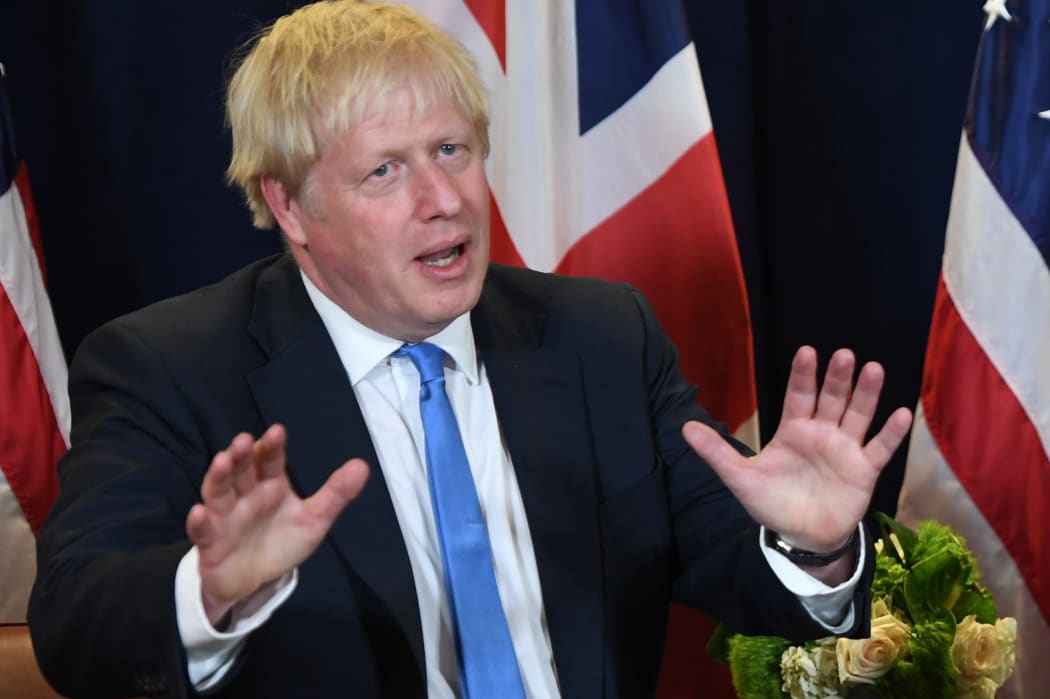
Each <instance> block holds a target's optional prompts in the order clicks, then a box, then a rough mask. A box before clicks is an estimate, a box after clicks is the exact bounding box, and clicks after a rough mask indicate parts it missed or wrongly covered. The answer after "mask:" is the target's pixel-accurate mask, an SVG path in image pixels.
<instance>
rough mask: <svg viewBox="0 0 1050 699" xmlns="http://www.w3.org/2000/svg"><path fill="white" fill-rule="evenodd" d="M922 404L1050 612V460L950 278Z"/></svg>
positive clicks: (936, 435)
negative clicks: (958, 305) (958, 303)
mask: <svg viewBox="0 0 1050 699" xmlns="http://www.w3.org/2000/svg"><path fill="white" fill-rule="evenodd" d="M959 377H966V380H965V381H960V380H959ZM922 407H923V411H924V413H925V415H926V422H927V425H928V429H929V431H930V433H931V434H932V435H933V439H934V441H935V442H936V444H937V446H938V447H939V449H938V451H939V452H940V453H941V454H942V455H943V457H944V458H945V459H946V460H947V461H948V463H950V464H951V465H952V467H953V468H954V470H955V474H956V477H957V478H958V480H959V481H960V483H961V484H962V485H963V487H965V489H966V491H967V492H968V493H969V495H970V498H971V499H972V500H973V502H974V503H975V504H976V505H977V506H978V507H979V508H980V509H981V511H982V512H983V513H984V516H985V517H986V518H987V520H988V523H989V524H990V525H991V526H992V528H993V529H994V530H995V532H996V535H997V537H998V538H999V540H1000V541H1001V542H1002V544H1003V546H1005V547H1006V550H1007V551H1009V553H1010V555H1011V556H1012V557H1013V560H1014V561H1016V564H1017V568H1018V569H1019V570H1020V571H1021V573H1022V575H1023V576H1024V579H1025V580H1026V581H1027V583H1028V587H1029V589H1030V590H1031V592H1032V596H1033V598H1034V599H1035V602H1036V604H1037V605H1038V606H1039V608H1040V609H1041V610H1042V614H1043V618H1044V619H1050V577H1048V576H1046V575H1045V563H1044V562H1045V561H1050V536H1048V532H1050V516H1048V511H1047V508H1046V499H1047V493H1050V460H1048V459H1047V455H1046V452H1045V451H1044V450H1043V446H1042V443H1041V442H1040V439H1039V435H1038V434H1037V433H1036V431H1035V428H1034V427H1033V425H1032V423H1031V422H1030V421H1029V420H1028V418H1027V415H1026V414H1025V411H1024V409H1023V408H1022V407H1021V405H1020V403H1018V401H1017V399H1016V397H1015V396H1014V393H1013V392H1012V391H1011V390H1010V388H1009V387H1008V386H1007V385H1006V383H1005V382H1004V381H1003V379H1002V377H1001V376H1000V375H999V372H998V371H996V369H995V367H994V366H993V365H992V363H991V362H990V361H989V360H988V356H987V355H986V354H985V353H984V351H983V350H982V348H981V346H980V345H979V344H978V342H977V340H976V338H974V336H973V335H972V334H971V333H970V330H969V328H967V327H966V324H965V323H964V322H963V319H962V318H961V317H960V316H959V314H958V313H957V312H956V311H955V304H954V303H953V301H952V298H951V296H950V295H949V294H948V292H947V289H946V288H945V286H944V283H943V280H942V283H941V284H940V285H939V288H938V294H937V305H936V310H935V313H934V319H933V324H932V327H931V330H930V352H929V356H928V357H927V361H926V369H925V376H924V377H923V392H922ZM989 464H995V465H996V467H995V468H989V467H988V465H989Z"/></svg>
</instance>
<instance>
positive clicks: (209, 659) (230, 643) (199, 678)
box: [175, 546, 299, 691]
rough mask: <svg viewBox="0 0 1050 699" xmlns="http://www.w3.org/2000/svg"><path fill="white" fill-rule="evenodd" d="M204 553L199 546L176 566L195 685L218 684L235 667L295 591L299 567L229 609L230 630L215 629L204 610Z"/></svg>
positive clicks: (179, 611) (181, 622)
mask: <svg viewBox="0 0 1050 699" xmlns="http://www.w3.org/2000/svg"><path fill="white" fill-rule="evenodd" d="M199 566H200V555H199V552H198V550H197V547H196V546H194V547H193V548H191V549H190V550H189V551H187V552H186V555H185V556H183V557H182V560H181V561H180V562H179V567H178V569H177V570H176V571H175V618H176V620H177V622H178V626H179V636H180V638H181V639H182V645H183V648H185V649H186V663H187V666H188V670H189V678H190V682H191V683H193V687H194V689H196V690H197V691H204V690H207V689H209V688H211V687H214V686H215V685H216V684H218V682H219V681H220V680H222V678H223V677H224V676H225V675H226V673H227V672H228V671H229V669H230V668H231V667H232V666H233V663H234V661H235V660H236V659H237V655H238V653H239V652H240V649H241V647H242V646H243V645H244V642H245V640H246V639H247V637H248V634H250V633H251V632H252V631H254V630H255V629H257V628H259V627H260V626H262V625H263V624H264V623H265V622H266V621H267V620H268V619H269V618H270V616H271V615H272V614H273V613H274V611H276V610H277V608H278V607H280V606H281V605H282V604H283V603H284V601H285V600H286V599H288V597H289V596H290V595H291V594H292V592H293V591H294V590H295V586H296V583H297V582H298V580H299V570H298V569H293V570H292V571H291V572H289V573H285V574H284V575H282V576H281V577H280V578H278V579H277V580H274V581H273V582H271V583H267V584H266V585H263V586H262V587H261V588H259V589H258V590H256V591H255V592H254V593H253V594H252V595H250V596H249V597H246V598H245V599H243V600H241V601H240V602H238V603H237V604H235V605H234V606H233V608H232V609H231V610H230V623H229V626H228V627H227V629H226V630H225V631H216V630H215V628H214V627H213V626H212V625H211V622H209V621H208V616H207V614H205V613H204V601H203V599H202V595H201V576H200V567H199Z"/></svg>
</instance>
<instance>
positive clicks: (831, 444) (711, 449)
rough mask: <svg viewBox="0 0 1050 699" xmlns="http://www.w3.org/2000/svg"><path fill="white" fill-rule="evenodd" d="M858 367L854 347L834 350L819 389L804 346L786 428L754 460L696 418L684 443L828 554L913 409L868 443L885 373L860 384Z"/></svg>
mask: <svg viewBox="0 0 1050 699" xmlns="http://www.w3.org/2000/svg"><path fill="white" fill-rule="evenodd" d="M854 368H855V360H854V357H853V353H852V352H850V351H849V350H839V351H837V352H835V354H834V355H832V357H831V360H830V361H829V362H828V369H827V373H826V374H825V377H824V384H823V386H821V387H820V388H819V390H818V386H817V354H816V351H815V350H814V349H813V348H812V347H802V348H800V349H799V351H798V352H797V353H796V354H795V359H794V361H793V362H792V364H791V375H790V377H789V378H788V386H787V393H786V395H785V397H784V410H783V414H782V416H781V420H780V425H779V426H778V427H777V431H776V434H774V435H773V439H772V440H771V441H770V442H769V444H768V445H766V447H765V448H764V449H762V451H761V452H760V453H759V454H758V455H757V456H754V457H751V458H746V457H744V456H741V455H740V454H739V453H738V452H737V451H736V450H735V449H733V448H732V447H731V446H730V445H729V444H728V443H727V442H725V440H723V439H722V437H721V436H719V435H718V433H717V432H715V431H714V430H712V429H711V428H710V427H707V426H706V425H703V424H700V423H698V422H688V423H686V424H685V425H684V426H683V428H682V433H683V435H684V437H685V439H686V441H687V442H688V443H689V444H690V446H692V448H693V449H694V450H695V451H696V452H697V454H699V455H700V456H701V457H702V458H703V459H704V460H706V461H707V462H708V463H709V464H710V465H711V467H712V468H714V470H715V471H716V472H717V473H718V475H719V477H720V478H721V479H722V481H723V482H725V484H726V486H728V487H729V489H730V490H732V491H733V493H734V494H735V495H736V497H737V498H738V499H739V500H740V502H741V503H742V504H743V505H744V507H745V508H746V509H747V511H748V512H749V513H750V514H751V516H752V517H753V518H754V519H755V520H756V521H758V522H759V523H760V524H763V525H765V526H766V527H768V528H770V529H773V530H775V531H777V532H779V533H780V534H781V535H782V536H783V537H784V538H786V539H788V540H789V541H791V543H793V544H794V545H796V546H798V547H799V548H803V549H807V550H810V551H817V552H824V551H831V550H834V549H835V548H837V547H838V546H839V545H840V544H841V543H843V542H844V541H845V539H846V538H847V537H848V536H849V535H850V533H851V532H852V531H853V530H854V529H855V528H856V526H857V523H858V522H859V521H860V520H861V518H862V517H863V516H864V514H865V512H866V510H867V508H868V505H869V503H870V501H871V496H872V492H873V491H874V489H875V482H876V480H877V479H878V476H879V473H881V472H882V469H883V467H885V465H886V463H887V462H888V461H889V459H890V456H891V455H892V454H893V452H894V451H895V450H896V449H897V447H898V446H899V445H900V443H901V441H902V440H903V439H904V436H905V434H907V432H908V428H909V426H910V425H911V411H909V410H908V409H906V408H899V409H897V410H896V411H895V412H894V413H893V414H892V415H891V416H890V417H889V419H888V420H887V421H886V424H885V425H884V426H883V427H882V429H881V430H880V431H879V432H878V434H876V435H875V436H874V437H873V438H872V439H871V440H869V441H868V442H866V443H865V441H864V438H865V435H866V434H867V432H868V428H869V427H870V426H871V421H872V418H873V417H874V415H875V407H876V404H877V402H878V397H879V393H880V392H881V390H882V383H883V378H884V372H883V369H882V366H880V365H879V364H877V363H875V362H869V363H868V364H865V365H864V367H863V368H862V369H861V371H860V374H859V376H858V377H857V382H856V384H853V372H854Z"/></svg>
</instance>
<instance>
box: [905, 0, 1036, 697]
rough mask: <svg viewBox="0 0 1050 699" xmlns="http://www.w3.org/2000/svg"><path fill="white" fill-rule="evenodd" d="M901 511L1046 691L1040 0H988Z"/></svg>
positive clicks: (1022, 676) (1020, 678)
mask: <svg viewBox="0 0 1050 699" xmlns="http://www.w3.org/2000/svg"><path fill="white" fill-rule="evenodd" d="M984 10H985V12H986V13H987V21H986V23H985V31H984V34H983V37H982V40H981V44H980V48H979V50H978V58H977V65H976V69H975V74H974V78H973V83H972V87H971V94H970V102H969V106H968V109H967V115H966V120H965V124H964V128H963V134H962V143H961V145H960V148H959V160H958V165H957V167H956V173H955V186H954V192H953V195H952V203H951V210H950V214H949V218H948V228H947V237H946V241H945V251H944V261H943V267H942V270H941V278H940V283H939V285H938V290H937V300H936V306H935V309H934V316H933V322H932V327H931V329H930V339H929V344H928V346H927V353H926V367H925V372H924V377H923V386H922V394H921V398H920V403H919V408H918V410H917V415H916V423H915V427H914V430H913V433H912V440H911V447H910V451H909V454H908V464H907V469H906V474H905V480H904V485H903V487H902V491H901V498H900V506H899V509H898V517H899V518H901V519H902V520H905V521H911V522H915V521H918V520H921V519H930V518H932V519H937V520H940V521H943V522H947V523H950V524H951V525H953V526H954V527H955V528H956V530H957V531H958V532H959V533H960V534H962V535H963V536H964V537H965V538H966V539H967V540H968V541H969V543H970V545H971V547H972V548H973V550H974V552H975V553H976V554H977V556H978V559H979V563H980V568H981V571H982V573H983V576H984V578H983V579H984V582H985V584H986V585H987V586H988V588H989V589H990V590H991V591H992V593H993V594H994V596H995V599H996V602H997V605H998V608H999V614H1000V616H1013V617H1015V618H1016V619H1017V622H1018V641H1017V669H1016V672H1015V675H1014V677H1013V679H1011V680H1010V681H1009V682H1007V684H1006V685H1005V686H1004V687H1003V688H1002V689H1001V690H1000V692H999V694H998V696H999V697H1036V696H1047V692H1048V691H1050V690H1048V689H1047V688H1048V687H1050V663H1047V662H1046V659H1047V649H1048V648H1050V575H1048V574H1047V573H1048V571H1050V0H988V2H987V3H986V4H985V6H984Z"/></svg>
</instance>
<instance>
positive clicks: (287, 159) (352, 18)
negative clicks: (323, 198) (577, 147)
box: [226, 0, 489, 228]
mask: <svg viewBox="0 0 1050 699" xmlns="http://www.w3.org/2000/svg"><path fill="white" fill-rule="evenodd" d="M248 46H249V47H250V50H249V51H248V53H247V55H246V56H245V57H244V59H243V61H241V63H240V65H239V66H238V68H237V70H236V72H235V73H234V75H233V78H232V79H231V80H230V84H229V88H228V90H227V94H226V114H227V120H228V122H229V125H230V129H231V131H232V134H233V154H232V157H231V158H230V166H229V168H228V169H227V170H226V178H227V180H228V181H229V182H230V183H231V184H235V185H237V186H238V187H240V188H241V189H242V190H243V191H244V193H245V195H246V197H247V199H248V207H249V208H250V209H251V212H252V219H253V222H254V224H255V225H256V227H258V228H270V227H272V226H273V223H274V219H273V214H272V213H271V212H270V209H269V207H268V206H267V204H266V201H265V200H264V199H263V196H262V191H261V185H260V182H261V180H262V178H263V177H264V176H270V177H273V178H274V179H276V180H277V181H278V182H280V183H281V184H282V185H283V186H284V188H285V190H286V191H287V192H288V193H289V194H290V195H292V196H298V195H299V194H300V192H301V190H302V189H303V187H304V185H308V183H307V182H306V180H307V176H308V174H309V171H310V168H311V166H312V165H313V164H314V163H315V162H317V160H318V159H319V158H320V157H321V154H322V151H323V149H324V145H325V143H327V142H332V141H337V140H341V139H342V138H344V137H345V136H346V135H347V134H348V133H349V132H350V131H351V130H352V129H353V128H354V127H355V126H356V125H357V124H359V123H360V122H361V121H362V119H363V118H364V117H365V111H366V110H367V109H375V108H378V109H382V108H383V105H384V100H386V99H387V98H389V97H390V96H391V95H392V94H393V93H395V92H396V91H398V90H399V89H402V88H407V89H408V90H409V91H410V92H411V93H412V96H413V98H414V100H415V105H416V111H417V113H419V114H421V113H423V112H425V111H426V110H427V109H428V108H429V107H430V106H432V105H433V104H435V103H438V102H441V101H451V102H452V103H453V104H456V105H457V106H459V108H460V109H462V110H463V113H464V115H465V116H466V117H467V119H468V120H469V121H470V123H471V125H472V126H473V128H474V131H475V134H476V136H477V138H478V141H479V142H480V144H481V146H482V152H483V153H484V154H487V153H488V146H489V140H488V125H489V115H488V105H487V104H486V101H485V92H484V88H483V86H482V84H481V79H480V78H479V77H478V74H477V69H476V68H475V67H474V63H473V62H472V60H471V58H470V56H469V55H468V54H467V52H466V50H465V49H464V48H463V47H462V46H461V45H460V44H459V43H458V42H456V41H455V39H453V38H452V37H450V36H448V35H447V34H445V33H444V32H442V31H440V30H439V29H437V28H435V27H434V26H433V25H432V24H430V22H428V21H427V20H426V19H424V18H423V17H422V16H421V15H420V14H419V13H417V12H416V11H414V10H412V9H410V8H408V7H404V6H401V5H388V4H381V3H366V2H359V1H358V0H328V1H326V2H317V3H314V4H312V5H306V6H305V7H302V8H300V9H298V10H296V11H295V12H293V13H292V14H290V15H287V16H285V17H282V18H280V19H278V20H277V21H276V22H274V24H273V25H272V26H271V27H269V28H268V29H267V30H264V31H263V32H262V33H261V34H260V36H259V37H258V39H257V40H256V41H255V42H254V45H252V44H251V43H249V45H248ZM307 189H308V187H307Z"/></svg>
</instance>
